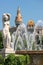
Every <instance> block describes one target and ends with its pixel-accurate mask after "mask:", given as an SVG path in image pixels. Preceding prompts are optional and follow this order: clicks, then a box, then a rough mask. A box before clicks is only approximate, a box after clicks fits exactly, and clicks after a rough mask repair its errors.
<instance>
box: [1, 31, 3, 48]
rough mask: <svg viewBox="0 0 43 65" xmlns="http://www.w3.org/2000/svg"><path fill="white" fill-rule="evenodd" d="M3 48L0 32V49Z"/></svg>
mask: <svg viewBox="0 0 43 65" xmlns="http://www.w3.org/2000/svg"><path fill="white" fill-rule="evenodd" d="M2 48H3V38H2V33H1V32H0V49H2Z"/></svg>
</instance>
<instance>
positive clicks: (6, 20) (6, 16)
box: [2, 13, 10, 27]
mask: <svg viewBox="0 0 43 65" xmlns="http://www.w3.org/2000/svg"><path fill="white" fill-rule="evenodd" d="M2 21H3V26H5V25H6V26H8V27H9V26H10V25H9V23H10V14H9V13H4V14H3V16H2Z"/></svg>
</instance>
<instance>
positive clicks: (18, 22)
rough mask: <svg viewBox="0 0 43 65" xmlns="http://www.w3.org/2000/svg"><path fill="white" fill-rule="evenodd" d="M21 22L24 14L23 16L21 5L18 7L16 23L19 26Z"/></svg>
mask: <svg viewBox="0 0 43 65" xmlns="http://www.w3.org/2000/svg"><path fill="white" fill-rule="evenodd" d="M21 23H22V16H21V11H20V7H18V10H17V16H16V18H15V24H16V25H17V26H18V25H19V24H21Z"/></svg>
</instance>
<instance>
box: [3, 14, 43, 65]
mask: <svg viewBox="0 0 43 65" xmlns="http://www.w3.org/2000/svg"><path fill="white" fill-rule="evenodd" d="M3 17H4V18H3V23H4V28H3V36H4V38H3V45H4V51H3V52H4V54H9V53H15V54H23V55H26V54H29V55H30V60H31V63H30V65H43V61H42V60H43V55H42V54H43V45H42V43H43V40H41V37H42V34H43V33H42V34H41V33H40V34H39V33H37V32H36V27H37V26H35V27H34V31H33V33H30V34H29V33H28V31H27V28H26V26H25V24H24V23H23V22H22V23H21V24H20V25H19V26H18V28H17V30H16V31H15V32H13V33H12V36H10V32H9V20H10V19H9V18H10V15H9V14H4V15H3ZM16 18H17V17H16ZM20 18H21V17H20ZM20 20H21V19H20ZM6 31H7V32H6ZM4 33H5V34H4ZM11 38H12V41H11ZM40 59H41V60H40ZM41 63H42V64H41Z"/></svg>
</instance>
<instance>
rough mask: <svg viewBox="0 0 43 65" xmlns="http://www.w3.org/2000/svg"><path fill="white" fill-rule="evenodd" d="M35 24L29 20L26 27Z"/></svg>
mask: <svg viewBox="0 0 43 65" xmlns="http://www.w3.org/2000/svg"><path fill="white" fill-rule="evenodd" d="M34 25H35V24H34V21H33V20H29V22H28V24H27V26H29V27H33V26H34Z"/></svg>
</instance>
